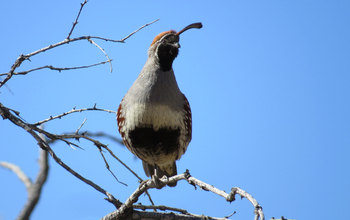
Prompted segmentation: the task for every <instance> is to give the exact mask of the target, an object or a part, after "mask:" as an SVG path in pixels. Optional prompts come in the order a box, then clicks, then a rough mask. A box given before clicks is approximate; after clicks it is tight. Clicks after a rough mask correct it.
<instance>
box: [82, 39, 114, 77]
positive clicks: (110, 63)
mask: <svg viewBox="0 0 350 220" xmlns="http://www.w3.org/2000/svg"><path fill="white" fill-rule="evenodd" d="M88 41H89V42H90V43H92V44H94V45H95V46H96V47H98V48H99V49H100V50H101V51H102V52H103V53H104V54H105V56H106V57H107V60H108V62H109V66H110V69H111V72H112V71H113V68H112V62H111V60H110V59H109V57H108V54H107V53H106V52H105V50H104V49H103V48H102V47H100V46H99V45H98V44H96V43H95V41H93V40H91V38H89V39H88Z"/></svg>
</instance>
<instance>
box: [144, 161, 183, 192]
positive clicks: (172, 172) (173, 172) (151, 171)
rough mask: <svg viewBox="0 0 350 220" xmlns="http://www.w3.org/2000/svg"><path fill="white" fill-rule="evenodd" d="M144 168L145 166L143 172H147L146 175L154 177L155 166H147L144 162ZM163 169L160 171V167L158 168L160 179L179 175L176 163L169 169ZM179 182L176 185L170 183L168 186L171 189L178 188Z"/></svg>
mask: <svg viewBox="0 0 350 220" xmlns="http://www.w3.org/2000/svg"><path fill="white" fill-rule="evenodd" d="M142 166H143V170H144V171H145V173H146V175H147V176H148V177H151V176H153V175H154V169H155V167H154V165H150V164H147V163H146V162H144V161H142ZM162 168H163V169H160V168H159V167H157V174H158V178H162V177H163V176H164V175H165V176H167V177H172V176H175V175H177V169H176V162H175V161H174V163H173V165H171V166H168V167H162ZM176 184H177V182H175V183H170V184H168V186H170V187H174V186H176Z"/></svg>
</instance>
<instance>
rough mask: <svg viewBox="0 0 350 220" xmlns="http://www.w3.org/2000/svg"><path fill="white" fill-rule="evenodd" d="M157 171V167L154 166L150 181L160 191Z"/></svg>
mask: <svg viewBox="0 0 350 220" xmlns="http://www.w3.org/2000/svg"><path fill="white" fill-rule="evenodd" d="M158 169H159V167H158V166H157V164H154V174H153V175H152V180H153V182H154V185H155V186H156V188H157V189H161V188H162V187H161V186H160V181H159V176H158Z"/></svg>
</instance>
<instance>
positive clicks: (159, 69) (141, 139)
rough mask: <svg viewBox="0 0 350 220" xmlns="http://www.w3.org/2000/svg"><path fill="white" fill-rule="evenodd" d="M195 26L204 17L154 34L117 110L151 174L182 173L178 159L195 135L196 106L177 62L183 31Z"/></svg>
mask: <svg viewBox="0 0 350 220" xmlns="http://www.w3.org/2000/svg"><path fill="white" fill-rule="evenodd" d="M192 28H198V29H199V28H202V23H200V22H198V23H193V24H190V25H188V26H186V27H185V28H183V29H182V30H181V31H179V32H176V31H174V30H170V31H165V32H162V33H160V34H158V35H157V36H156V37H155V38H154V40H153V41H152V44H151V46H150V48H149V49H148V58H147V61H146V63H145V65H144V67H143V69H142V70H141V72H140V74H139V76H138V77H137V79H136V80H135V82H134V83H133V84H132V85H131V87H130V89H129V90H128V92H127V93H126V94H125V96H124V97H123V99H122V101H121V102H120V105H119V107H118V111H117V123H118V130H119V133H120V135H121V137H122V139H123V142H124V144H125V146H126V147H127V148H128V149H129V151H131V152H132V153H133V154H134V155H135V156H137V157H138V158H139V159H141V160H142V165H143V169H144V171H145V174H146V175H147V176H148V177H151V178H152V179H153V180H154V181H155V182H156V181H157V180H158V181H159V179H160V178H163V177H164V176H166V177H167V178H169V177H172V176H174V175H177V168H176V162H175V161H176V160H179V159H180V158H181V156H182V155H183V154H184V153H185V152H186V150H187V147H188V144H189V143H190V141H191V139H192V112H191V107H190V104H189V102H188V100H187V98H186V96H185V95H184V94H183V93H182V92H181V91H180V89H179V86H178V84H177V81H176V78H175V75H174V70H173V67H172V66H173V61H174V59H175V58H176V57H177V55H178V53H179V48H180V44H179V40H180V34H182V33H183V32H185V31H186V30H188V29H192ZM156 185H157V183H156ZM176 185H177V183H176V182H175V183H169V184H168V186H170V187H174V186H176ZM157 188H158V187H157Z"/></svg>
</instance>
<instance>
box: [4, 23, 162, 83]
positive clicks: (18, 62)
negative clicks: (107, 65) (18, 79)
mask: <svg viewBox="0 0 350 220" xmlns="http://www.w3.org/2000/svg"><path fill="white" fill-rule="evenodd" d="M158 20H159V19H157V20H155V21H152V22H150V23H148V24H145V25H143V26H142V27H140V28H139V29H137V30H136V31H134V32H132V33H131V34H129V35H128V36H126V37H124V38H122V39H121V40H111V39H107V38H102V37H96V36H81V37H77V38H73V39H71V38H66V39H64V40H63V41H61V42H58V43H56V44H52V45H49V46H47V47H44V48H41V49H39V50H37V51H34V52H32V53H29V54H27V55H23V54H21V55H20V56H19V57H18V58H17V59H16V61H15V63H14V64H13V65H12V66H11V69H10V71H9V72H8V73H3V74H1V75H7V76H6V78H5V79H3V80H2V81H0V88H1V87H2V86H3V85H4V84H5V83H6V82H7V81H8V80H10V79H11V78H12V76H13V75H14V72H15V70H16V69H17V68H18V67H19V66H20V65H21V64H22V63H23V61H25V60H29V58H30V57H32V56H35V55H37V54H39V53H42V52H45V51H47V50H51V49H53V48H56V47H59V46H62V45H64V44H68V43H71V42H75V41H79V40H91V39H92V38H96V39H100V40H105V41H112V42H119V43H125V40H126V39H128V38H130V37H131V36H132V35H134V34H135V33H137V32H138V31H140V30H141V29H143V28H144V27H146V26H148V25H150V24H153V23H154V22H156V21H158ZM74 27H75V25H73V28H72V30H71V31H73V29H74ZM69 36H70V35H68V37H69ZM101 49H102V48H101ZM102 51H103V50H102ZM103 52H104V51H103ZM105 55H106V53H105ZM107 58H108V56H107ZM108 61H109V62H110V61H111V60H110V59H109V58H108Z"/></svg>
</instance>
